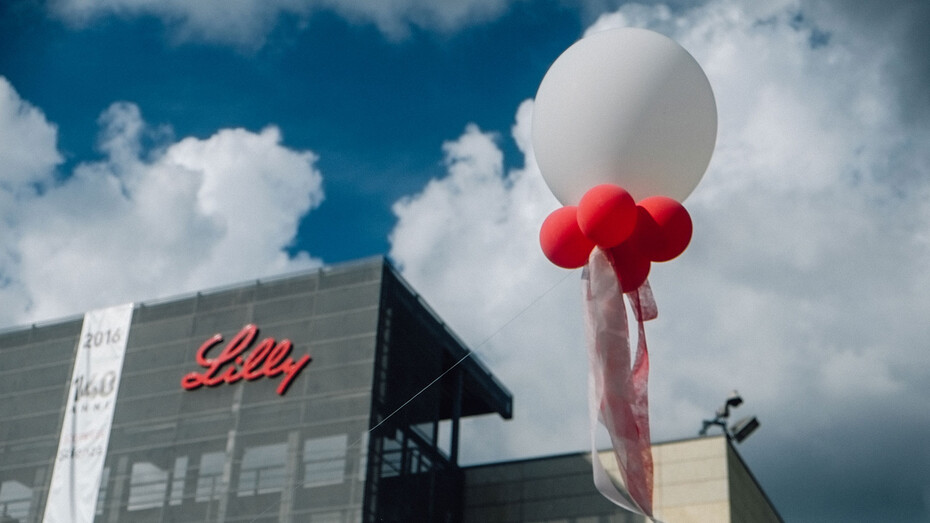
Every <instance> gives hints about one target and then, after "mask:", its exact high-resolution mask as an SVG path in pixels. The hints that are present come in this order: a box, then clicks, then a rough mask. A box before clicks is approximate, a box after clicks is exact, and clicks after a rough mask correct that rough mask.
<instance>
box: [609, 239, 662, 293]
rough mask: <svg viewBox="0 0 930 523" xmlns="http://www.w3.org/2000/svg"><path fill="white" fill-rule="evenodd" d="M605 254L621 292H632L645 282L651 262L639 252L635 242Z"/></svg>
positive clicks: (614, 248) (623, 244)
mask: <svg viewBox="0 0 930 523" xmlns="http://www.w3.org/2000/svg"><path fill="white" fill-rule="evenodd" d="M605 252H606V253H607V259H608V260H609V261H610V266H611V267H613V269H614V274H616V275H617V279H618V280H619V281H620V290H621V291H623V292H633V291H635V290H636V289H638V288H640V287H641V286H642V284H643V283H645V282H646V278H648V277H649V269H651V268H652V262H650V261H649V258H647V257H646V256H645V255H643V253H642V252H640V251H639V249H638V248H637V246H636V242H635V241H632V240H630V241H626V242H623V243H621V244H620V245H617V246H616V247H613V248H611V249H608V250H607V251H605Z"/></svg>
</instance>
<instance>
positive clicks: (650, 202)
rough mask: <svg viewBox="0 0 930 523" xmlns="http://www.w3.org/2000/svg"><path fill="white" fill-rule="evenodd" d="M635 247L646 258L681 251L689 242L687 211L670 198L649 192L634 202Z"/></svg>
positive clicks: (670, 256)
mask: <svg viewBox="0 0 930 523" xmlns="http://www.w3.org/2000/svg"><path fill="white" fill-rule="evenodd" d="M636 207H637V211H638V215H637V217H636V232H635V233H634V237H635V238H636V243H637V247H639V250H640V251H641V252H642V253H643V254H644V255H645V256H646V257H647V258H649V259H650V260H652V261H655V262H664V261H669V260H671V259H673V258H676V257H678V256H679V255H680V254H681V253H683V252H685V249H686V248H687V247H688V244H689V243H690V242H691V233H692V231H693V225H692V223H691V215H689V214H688V211H687V210H686V209H685V208H684V206H683V205H681V204H680V203H678V202H677V201H676V200H673V199H672V198H668V197H666V196H650V197H649V198H645V199H643V200H642V201H640V202H639V204H638V205H637V206H636Z"/></svg>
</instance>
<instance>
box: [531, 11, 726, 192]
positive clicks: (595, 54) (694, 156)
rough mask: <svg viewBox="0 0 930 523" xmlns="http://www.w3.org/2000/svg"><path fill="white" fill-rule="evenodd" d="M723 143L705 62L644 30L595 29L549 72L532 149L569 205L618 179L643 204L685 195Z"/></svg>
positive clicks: (551, 184)
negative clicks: (646, 200)
mask: <svg viewBox="0 0 930 523" xmlns="http://www.w3.org/2000/svg"><path fill="white" fill-rule="evenodd" d="M716 139H717V106H716V103H715V102H714V93H713V91H712V90H711V87H710V82H708V80H707V76H706V75H705V74H704V71H703V70H702V69H701V66H700V65H698V63H697V61H696V60H695V59H694V58H693V57H692V56H691V55H690V54H688V52H687V51H685V49H684V48H682V47H681V46H680V45H678V44H677V43H675V42H674V41H673V40H671V39H669V38H667V37H665V36H662V35H660V34H658V33H655V32H652V31H648V30H645V29H634V28H624V29H614V30H609V31H603V32H599V33H594V34H592V35H590V36H588V37H586V38H583V39H581V40H579V41H578V42H576V43H575V44H574V45H572V46H571V47H569V48H568V49H566V50H565V52H564V53H562V55H561V56H559V57H558V59H556V61H555V62H554V63H553V64H552V66H551V67H550V68H549V71H548V72H547V73H546V76H545V77H544V78H543V80H542V83H540V85H539V91H538V92H537V93H536V104H535V108H534V110H533V148H534V150H535V153H536V160H537V163H538V164H539V170H540V171H541V172H542V175H543V178H544V179H545V180H546V183H547V184H548V185H549V189H551V190H552V193H553V194H554V195H555V197H556V198H558V200H559V201H560V202H562V204H563V205H577V204H578V201H579V200H580V199H581V197H582V195H584V193H585V192H586V191H587V190H588V189H590V188H591V187H594V186H595V185H599V184H602V183H612V184H615V185H619V186H621V187H623V188H624V189H626V190H627V191H628V192H629V193H630V194H631V195H632V196H633V198H634V199H635V200H636V201H637V202H638V201H640V200H642V199H643V198H647V197H649V196H655V195H662V196H668V197H670V198H674V199H676V200H678V201H679V202H680V201H683V200H684V199H685V198H686V197H687V196H688V195H689V194H691V191H693V190H694V188H695V187H696V186H697V184H698V182H700V181H701V177H702V176H704V171H705V170H707V164H708V163H709V162H710V157H711V154H712V153H713V150H714V143H715V142H716Z"/></svg>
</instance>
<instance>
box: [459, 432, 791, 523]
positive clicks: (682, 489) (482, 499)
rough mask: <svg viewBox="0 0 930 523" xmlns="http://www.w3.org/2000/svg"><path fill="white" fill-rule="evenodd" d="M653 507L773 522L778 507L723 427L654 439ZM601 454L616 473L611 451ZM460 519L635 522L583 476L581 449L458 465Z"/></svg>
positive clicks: (684, 522)
mask: <svg viewBox="0 0 930 523" xmlns="http://www.w3.org/2000/svg"><path fill="white" fill-rule="evenodd" d="M652 455H653V460H654V465H655V471H654V481H655V485H654V489H655V490H654V492H653V508H654V511H655V515H656V517H657V518H659V519H660V520H662V521H664V522H666V523H707V522H713V523H724V522H732V523H777V522H780V521H782V519H781V516H780V515H779V514H778V511H777V510H776V509H775V507H774V506H773V505H772V503H771V501H770V500H769V499H768V497H767V496H766V495H765V492H764V491H763V490H762V488H761V486H760V485H759V483H758V482H757V481H756V479H755V477H753V475H752V473H751V472H750V471H749V468H748V467H747V466H746V464H745V463H744V462H743V460H742V458H740V457H739V454H738V453H737V452H736V449H735V448H734V447H733V443H732V442H731V441H730V439H729V438H727V437H725V436H724V435H719V436H712V437H699V438H694V439H686V440H680V441H670V442H665V443H656V444H653V446H652ZM600 458H601V461H602V463H604V467H605V468H606V469H607V472H608V474H610V475H611V476H612V477H613V478H614V479H615V480H616V481H618V482H619V481H620V480H619V477H620V475H619V472H618V471H617V466H616V462H615V461H613V460H611V452H609V451H608V452H602V453H601V456H600ZM464 521H466V522H470V523H471V522H473V523H479V522H485V521H498V522H504V521H507V522H524V521H540V522H541V521H545V522H548V523H556V522H560V523H570V522H572V523H641V522H645V518H644V517H642V516H638V515H635V514H633V513H630V512H626V511H624V510H621V509H618V508H617V507H616V506H614V505H613V504H612V503H611V502H609V501H607V500H606V499H605V498H603V497H602V496H601V495H600V493H598V492H597V489H595V487H594V484H593V482H592V479H591V455H590V453H588V452H584V453H573V454H565V455H562V456H551V457H544V458H536V459H528V460H521V461H511V462H505V463H492V464H487V465H479V466H473V467H468V468H466V469H465V512H464Z"/></svg>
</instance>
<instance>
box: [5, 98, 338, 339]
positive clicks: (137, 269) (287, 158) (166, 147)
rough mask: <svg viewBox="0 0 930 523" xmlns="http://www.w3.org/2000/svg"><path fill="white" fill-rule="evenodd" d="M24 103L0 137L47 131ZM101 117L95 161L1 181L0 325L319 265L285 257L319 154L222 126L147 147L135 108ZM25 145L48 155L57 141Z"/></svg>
mask: <svg viewBox="0 0 930 523" xmlns="http://www.w3.org/2000/svg"><path fill="white" fill-rule="evenodd" d="M12 96H13V97H15V93H13V95H12ZM20 103H21V104H22V107H24V109H22V110H20V111H19V113H18V114H20V116H19V117H14V118H12V119H9V120H7V121H5V122H3V123H2V125H3V128H2V130H3V131H4V132H3V135H4V136H6V135H7V134H8V133H7V131H12V130H15V129H19V128H22V126H24V125H27V124H30V123H31V124H32V125H35V126H37V127H41V125H45V127H46V128H45V129H44V130H41V129H40V131H37V132H36V133H35V134H37V135H47V134H48V133H51V135H52V136H54V128H53V127H52V126H51V125H50V124H48V123H47V122H44V120H37V117H36V114H37V110H36V109H35V108H33V107H31V106H29V104H28V103H26V102H22V101H20ZM36 121H39V123H40V124H41V125H39V124H35V122H36ZM100 124H101V126H102V130H101V138H100V144H99V147H100V150H101V152H102V153H104V155H105V157H104V158H103V159H102V160H100V161H97V162H92V163H84V164H80V165H78V166H77V167H76V168H74V170H73V172H72V173H70V175H69V176H65V177H64V181H62V182H60V183H58V184H51V183H49V184H47V186H46V187H45V188H44V189H43V190H42V191H40V192H33V193H31V194H28V195H26V196H20V197H14V196H12V192H11V190H10V189H8V188H6V187H5V186H4V185H2V184H0V198H4V201H6V202H10V203H11V204H10V205H9V206H6V207H4V213H5V214H4V216H5V223H10V224H11V225H15V227H12V226H10V227H9V228H8V229H7V230H6V231H4V232H7V233H9V236H7V235H6V234H5V235H4V245H3V248H4V251H3V253H2V257H0V281H2V282H3V283H4V284H3V285H0V298H2V299H0V303H3V305H2V306H0V316H2V317H3V318H4V323H5V324H12V323H18V322H23V321H26V320H30V319H38V318H51V317H59V316H62V315H64V314H70V313H76V312H80V311H83V310H87V309H90V308H93V307H96V306H102V305H106V304H112V303H119V302H123V301H129V300H132V299H135V298H138V297H139V296H148V297H152V298H154V297H164V296H170V295H173V294H177V293H180V292H190V291H193V290H197V289H201V288H205V287H211V286H217V285H223V284H228V283H234V282H237V281H241V280H245V279H250V278H254V277H256V276H260V275H271V274H277V273H281V272H284V271H288V270H293V269H296V268H305V267H310V266H313V265H317V264H319V260H315V259H312V258H310V257H309V256H308V255H307V253H300V254H299V255H298V256H296V257H293V258H292V257H290V256H288V254H287V253H286V252H285V249H286V248H287V246H288V245H289V244H290V243H291V242H292V240H293V238H294V237H295V235H296V232H297V226H298V223H299V220H300V219H301V217H302V216H304V215H305V214H306V213H307V212H308V211H310V210H311V209H313V208H314V207H316V206H318V205H319V204H320V202H321V201H322V198H323V192H322V186H321V184H322V177H321V175H320V173H319V171H318V170H317V169H316V168H315V162H316V156H315V155H314V154H313V153H311V152H309V151H293V150H290V149H288V148H286V147H284V146H283V145H282V144H281V134H280V131H279V130H278V129H277V128H275V127H268V128H266V129H264V130H262V131H261V132H259V133H253V132H250V131H246V130H244V129H223V130H220V131H217V132H216V133H215V134H214V135H213V136H211V137H209V138H206V139H202V140H201V139H196V138H185V139H183V140H181V141H179V142H168V143H163V144H161V146H160V147H159V148H157V149H151V150H145V148H143V146H142V145H141V138H142V137H143V135H145V134H146V133H150V132H152V129H151V128H149V127H148V126H147V125H146V124H145V122H144V121H143V120H142V117H141V114H140V111H139V109H138V107H136V106H135V105H133V104H129V103H116V104H113V105H112V106H111V107H110V108H109V109H107V110H106V111H105V112H104V113H103V115H102V116H101V118H100ZM33 147H34V148H33V149H32V150H34V151H36V154H37V156H41V155H43V154H44V157H47V158H50V159H52V160H54V159H55V158H56V156H55V154H57V153H56V152H55V147H54V140H52V141H51V142H50V141H48V140H44V141H42V142H41V144H39V145H35V146H33ZM43 151H44V153H43ZM49 161H51V160H49ZM43 168H44V169H45V170H48V169H49V166H48V165H45V166H44V167H43ZM20 172H22V171H20ZM24 178H25V176H24V175H22V174H16V175H13V176H5V177H4V178H2V179H0V180H2V181H4V182H6V181H7V180H12V181H16V180H18V179H24Z"/></svg>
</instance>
